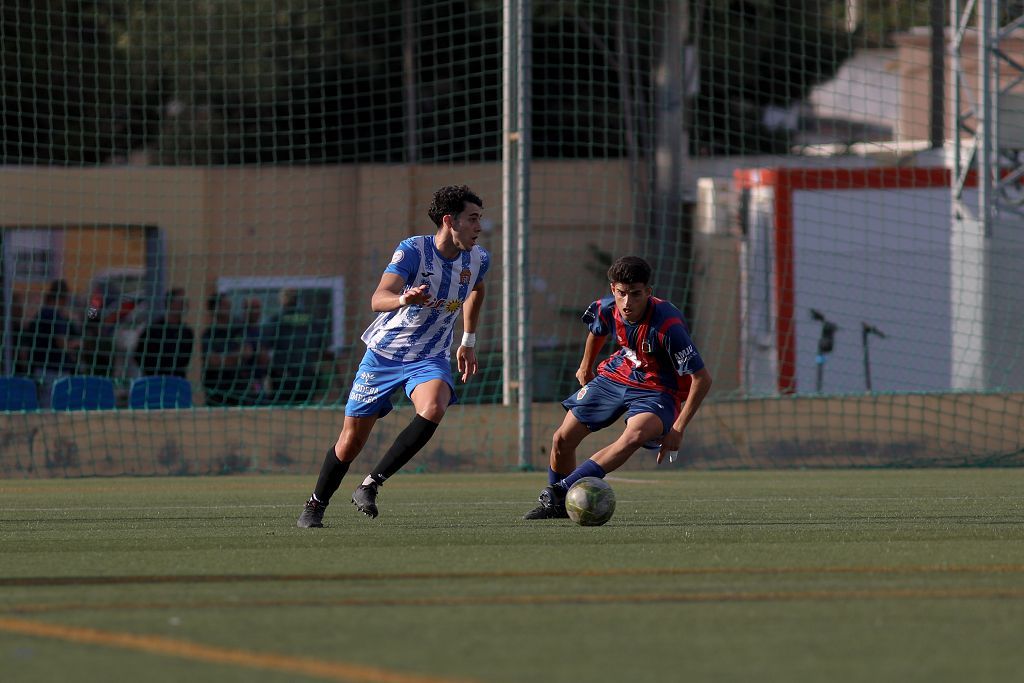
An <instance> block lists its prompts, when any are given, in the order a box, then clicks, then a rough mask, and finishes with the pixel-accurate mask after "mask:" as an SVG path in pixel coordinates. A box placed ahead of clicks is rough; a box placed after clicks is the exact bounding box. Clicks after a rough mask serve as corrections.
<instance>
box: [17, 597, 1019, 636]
mask: <svg viewBox="0 0 1024 683" xmlns="http://www.w3.org/2000/svg"><path fill="white" fill-rule="evenodd" d="M996 598H999V599H1010V600H1017V599H1021V598H1024V588H866V589H855V590H803V591H747V592H744V591H717V592H699V591H698V592H685V593H625V594H623V593H618V594H614V593H611V594H592V593H591V594H574V593H564V594H558V595H479V596H442V597H413V598H325V597H318V598H315V599H301V600H282V599H266V600H248V601H244V600H193V601H182V600H175V601H173V602H157V601H148V602H120V603H116V602H115V603H110V602H103V603H86V602H65V603H26V604H15V605H11V606H8V607H6V608H4V611H5V612H9V613H15V614H39V613H53V612H68V611H77V610H83V611H89V610H95V611H117V610H169V609H266V608H279V607H473V606H483V607H490V606H497V605H517V606H522V605H526V606H530V605H557V604H572V605H581V604H591V605H608V604H630V603H633V604H646V603H677V604H679V603H709V602H722V603H725V602H795V601H801V600H803V601H824V600H829V601H837V600H884V599H900V600H907V599H929V600H991V599H996ZM0 628H2V627H0Z"/></svg>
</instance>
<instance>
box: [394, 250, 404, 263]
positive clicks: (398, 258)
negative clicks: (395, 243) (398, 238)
mask: <svg viewBox="0 0 1024 683" xmlns="http://www.w3.org/2000/svg"><path fill="white" fill-rule="evenodd" d="M404 258H405V252H404V251H402V250H401V249H399V250H398V251H396V252H395V253H394V254H392V255H391V263H393V264H394V263H398V262H399V261H401V260H402V259H404Z"/></svg>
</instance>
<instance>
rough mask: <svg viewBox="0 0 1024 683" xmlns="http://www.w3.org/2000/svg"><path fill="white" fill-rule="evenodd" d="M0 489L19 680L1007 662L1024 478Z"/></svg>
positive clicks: (987, 474) (93, 482) (673, 673)
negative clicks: (375, 506) (376, 488)
mask: <svg viewBox="0 0 1024 683" xmlns="http://www.w3.org/2000/svg"><path fill="white" fill-rule="evenodd" d="M608 481H609V483H610V484H611V485H612V486H613V488H614V489H615V492H616V496H617V507H616V512H615V516H614V517H613V518H612V520H611V521H610V522H609V523H608V524H607V525H605V526H603V527H578V526H575V525H574V524H572V523H571V522H568V521H564V520H556V521H535V522H525V521H523V520H522V519H521V516H522V514H523V513H524V512H525V511H526V510H528V509H530V508H531V507H532V506H533V502H534V500H535V498H536V495H537V492H538V491H539V489H540V488H541V487H542V486H543V485H544V484H545V483H546V481H545V478H544V476H543V475H540V474H491V475H436V474H406V473H402V474H400V475H398V476H397V477H395V478H394V479H393V480H392V481H390V482H389V483H388V484H387V486H385V487H384V489H382V492H381V495H380V498H379V501H378V502H379V505H380V507H381V516H380V517H379V518H377V519H375V520H370V519H367V518H364V517H362V516H361V515H359V514H358V513H356V511H355V509H354V508H353V507H352V506H351V505H350V504H349V503H348V495H349V493H350V489H351V488H352V487H353V486H355V484H356V483H357V481H356V477H350V478H349V480H346V481H345V482H344V484H343V485H342V489H341V490H340V491H339V493H338V494H337V496H336V497H335V500H334V503H333V504H332V505H331V506H330V507H329V508H328V510H327V515H326V517H325V520H324V521H325V524H326V525H327V526H326V528H324V529H305V530H304V529H297V528H295V526H294V523H295V518H296V517H297V516H298V514H299V512H300V511H301V507H302V503H303V501H304V500H305V498H306V497H307V496H308V494H309V490H310V488H311V486H312V484H313V483H314V482H313V479H312V478H311V477H281V476H238V477H220V478H148V479H127V478H125V479H84V480H48V481H28V480H5V481H0V494H2V495H0V680H3V681H5V682H7V681H11V682H13V681H19V682H20V681H60V680H68V681H71V680H74V681H82V682H89V681H112V680H145V681H147V682H151V681H192V682H196V681H236V680H237V681H275V682H276V681H307V680H310V681H312V680H342V681H392V682H397V683H401V682H407V683H414V682H425V681H437V682H442V681H494V682H513V681H624V682H625V681H652V682H653V681H659V682H663V681H872V682H874V681H928V682H929V683H936V682H942V681H957V682H961V681H1008V680H1016V679H1018V677H1019V676H1020V675H1021V674H1020V672H1021V671H1022V670H1024V654H1022V648H1021V637H1022V634H1024V470H1016V469H1004V470H994V469H984V470H982V469H978V470H966V469H959V470H957V469H946V470H873V471H863V470H859V471H844V470H821V471H771V472H765V471H758V472H685V471H684V472H680V471H678V470H675V471H671V472H667V473H654V472H642V473H622V474H621V475H620V476H618V477H616V476H614V475H613V476H612V477H610V478H609V479H608Z"/></svg>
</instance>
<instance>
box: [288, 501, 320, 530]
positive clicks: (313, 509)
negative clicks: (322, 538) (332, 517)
mask: <svg viewBox="0 0 1024 683" xmlns="http://www.w3.org/2000/svg"><path fill="white" fill-rule="evenodd" d="M326 509H327V503H321V502H320V501H318V500H316V499H315V498H313V497H312V496H310V498H309V500H307V501H306V507H305V509H304V510H303V511H302V514H301V515H299V520H298V521H297V522H295V526H297V527H299V528H300V529H311V528H320V527H322V526H323V525H324V510H326Z"/></svg>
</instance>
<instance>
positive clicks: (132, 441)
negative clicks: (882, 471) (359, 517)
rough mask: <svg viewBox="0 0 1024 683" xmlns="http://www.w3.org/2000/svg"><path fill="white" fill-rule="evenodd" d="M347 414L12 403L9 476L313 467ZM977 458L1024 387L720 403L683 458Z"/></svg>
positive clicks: (545, 411) (479, 416)
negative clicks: (22, 406)
mask: <svg viewBox="0 0 1024 683" xmlns="http://www.w3.org/2000/svg"><path fill="white" fill-rule="evenodd" d="M563 414H564V413H563V410H562V408H561V406H560V405H558V404H535V406H534V411H533V434H534V435H535V436H534V439H533V443H532V445H531V447H530V452H531V453H532V454H533V455H532V457H531V462H530V464H531V465H532V466H533V467H534V468H536V469H538V470H539V471H540V472H543V471H545V469H546V466H547V455H546V453H547V449H548V444H549V439H550V435H551V432H552V430H553V429H554V428H555V427H556V426H557V425H558V424H559V423H560V422H561V419H562V415H563ZM410 415H411V413H410V409H409V408H408V407H406V408H403V409H400V410H397V411H396V412H395V413H394V414H393V415H392V416H389V417H388V418H385V419H383V420H381V421H380V422H379V423H378V425H377V428H376V429H375V430H374V432H373V434H372V435H371V439H370V442H369V443H368V444H367V447H366V455H364V456H363V458H364V460H365V459H367V458H369V459H372V454H374V453H380V452H382V449H383V448H386V447H387V445H389V444H390V442H391V441H392V440H393V439H394V437H395V436H396V434H397V432H398V430H400V429H402V428H403V427H404V426H405V425H406V424H407V422H408V418H409V417H410ZM341 420H342V415H341V411H340V410H337V409H334V410H318V409H295V410H287V409H266V408H250V409H240V410H202V409H200V410H177V411H118V412H115V411H99V412H97V411H93V412H77V413H50V412H40V413H6V414H0V477H4V478H21V477H32V478H35V477H39V478H47V477H66V476H118V475H152V474H237V473H245V472H279V473H304V474H310V475H313V474H315V473H316V472H317V471H318V468H319V466H320V462H321V461H322V459H323V450H324V448H325V447H326V444H329V443H331V441H332V440H333V439H334V438H335V437H336V435H337V431H338V429H339V428H340V426H341ZM516 425H517V421H516V417H515V412H514V409H512V408H504V407H501V406H456V407H455V408H453V409H452V410H451V411H450V412H449V414H448V415H447V416H446V417H445V421H444V424H443V425H442V426H441V428H440V429H439V430H438V432H437V434H436V435H435V437H434V439H433V440H431V442H430V444H428V446H427V447H426V448H425V449H424V451H423V452H422V453H420V454H419V455H418V456H417V458H416V459H415V460H414V461H413V462H412V463H411V465H410V469H413V468H422V469H424V470H426V471H430V472H450V471H503V470H509V469H512V468H514V467H515V466H516V465H517V456H516V448H517V446H516V444H517V436H516ZM620 431H621V429H620V428H619V427H618V426H616V427H611V428H609V429H606V430H604V431H602V432H598V433H597V434H595V435H593V436H591V437H590V438H589V439H587V440H586V441H584V443H583V446H582V447H581V448H580V452H579V456H580V457H581V458H583V457H588V456H589V455H590V454H592V453H593V452H594V451H596V450H597V449H599V448H601V447H602V446H604V445H606V444H607V443H608V442H609V441H611V440H612V439H614V438H615V437H616V436H618V434H619V433H620ZM370 464H371V463H370V461H369V460H365V461H364V465H365V466H367V467H368V466H370ZM965 464H975V465H996V466H1011V465H1016V466H1020V465H1024V394H1004V395H979V394H962V393H960V394H946V395H929V396H925V395H875V396H861V397H847V398H781V399H764V400H748V401H735V402H730V401H722V402H713V403H709V404H706V405H705V406H704V408H702V410H701V412H700V414H699V415H698V417H697V418H696V419H695V420H694V421H693V423H691V425H690V427H689V428H688V429H687V433H686V440H685V442H684V448H683V458H682V459H681V460H680V461H679V462H677V463H676V464H675V465H673V466H672V467H689V468H695V469H720V468H787V467H879V466H934V465H965ZM663 467H667V465H664V466H663ZM654 468H655V462H654V455H652V454H650V453H648V452H646V451H639V452H638V453H637V454H636V455H635V456H634V457H633V458H632V459H631V460H630V462H628V463H627V464H626V465H625V470H637V469H654ZM538 481H540V482H542V481H543V476H542V475H538Z"/></svg>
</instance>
